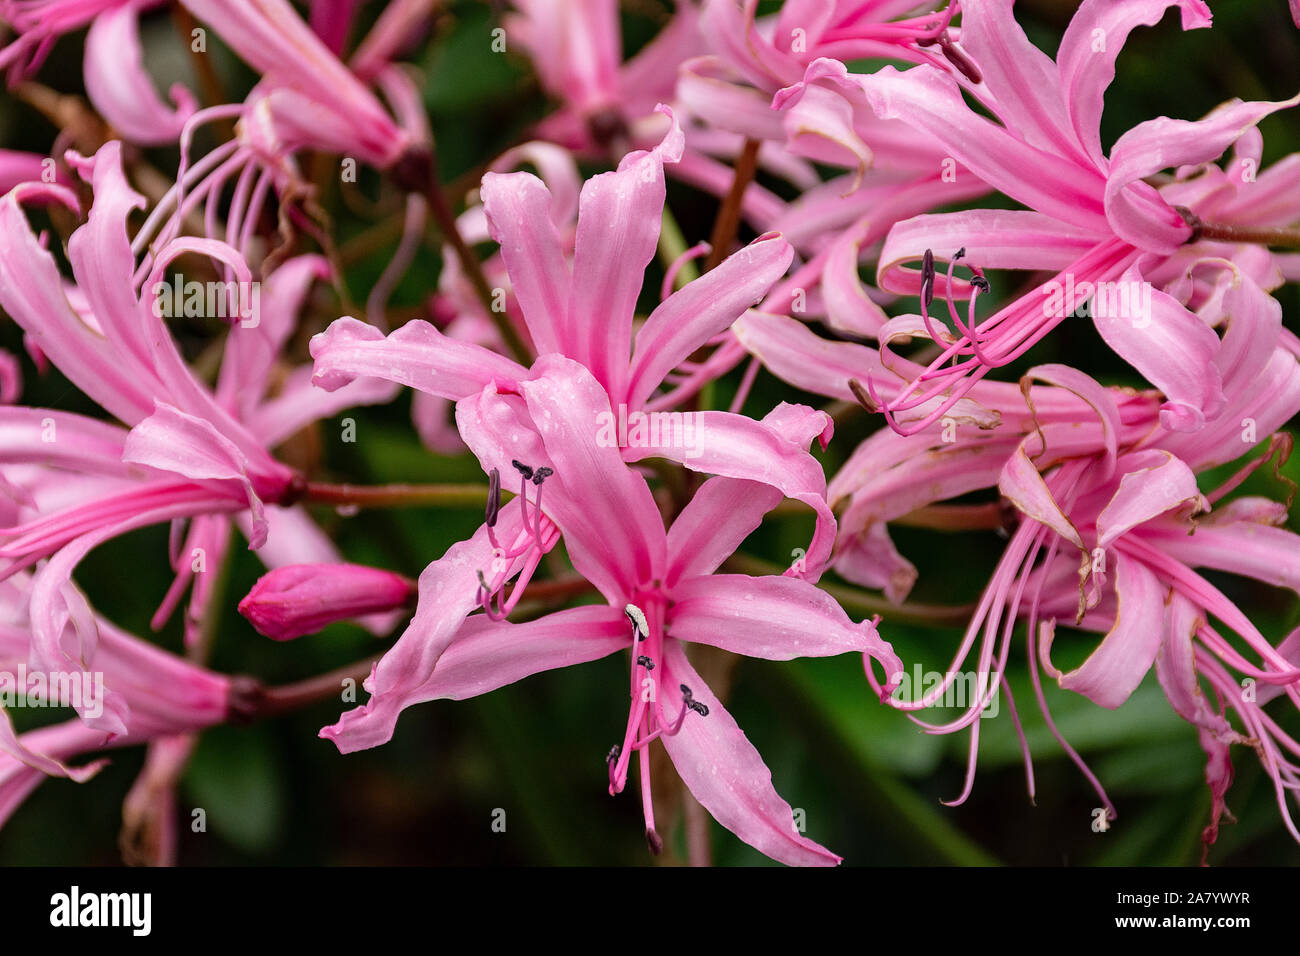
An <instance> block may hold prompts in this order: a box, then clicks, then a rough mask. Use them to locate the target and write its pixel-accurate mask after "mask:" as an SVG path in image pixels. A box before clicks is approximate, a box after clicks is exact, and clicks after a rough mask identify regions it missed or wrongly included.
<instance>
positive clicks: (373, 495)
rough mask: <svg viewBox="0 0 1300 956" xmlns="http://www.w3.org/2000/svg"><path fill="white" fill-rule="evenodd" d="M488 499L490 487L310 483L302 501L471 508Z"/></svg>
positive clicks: (373, 506) (399, 506)
mask: <svg viewBox="0 0 1300 956" xmlns="http://www.w3.org/2000/svg"><path fill="white" fill-rule="evenodd" d="M487 495H488V490H487V485H475V484H460V485H453V484H439V485H407V484H393V485H349V484H341V485H336V484H330V483H328V482H323V481H309V482H307V489H306V491H305V492H304V494H303V497H302V499H301V500H303V501H310V502H315V503H316V504H324V505H355V506H356V507H359V508H411V507H421V506H425V507H427V506H439V507H445V508H459V507H466V508H468V507H473V506H475V505H478V506H479V507H482V506H483V505H485V504H487Z"/></svg>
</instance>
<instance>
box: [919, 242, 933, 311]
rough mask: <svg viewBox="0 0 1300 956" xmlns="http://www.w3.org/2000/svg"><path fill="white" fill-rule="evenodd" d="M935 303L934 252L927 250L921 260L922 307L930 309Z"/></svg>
mask: <svg viewBox="0 0 1300 956" xmlns="http://www.w3.org/2000/svg"><path fill="white" fill-rule="evenodd" d="M933 301H934V252H933V251H932V250H930V249H926V250H925V255H924V256H923V257H922V258H921V305H922V306H923V307H924V308H926V309H929V308H930V303H932V302H933Z"/></svg>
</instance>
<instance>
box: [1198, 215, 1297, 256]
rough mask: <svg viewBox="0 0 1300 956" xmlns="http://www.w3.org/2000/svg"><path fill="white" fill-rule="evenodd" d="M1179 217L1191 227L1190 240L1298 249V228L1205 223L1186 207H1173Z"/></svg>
mask: <svg viewBox="0 0 1300 956" xmlns="http://www.w3.org/2000/svg"><path fill="white" fill-rule="evenodd" d="M1175 208H1176V209H1177V210H1178V213H1179V215H1181V216H1182V217H1183V219H1185V220H1186V221H1187V224H1188V225H1189V226H1191V227H1192V240H1191V241H1193V242H1195V241H1196V240H1198V239H1214V240H1217V241H1219V242H1253V243H1258V244H1259V245H1261V246H1280V247H1282V248H1286V249H1300V228H1292V229H1272V228H1267V227H1255V226H1235V225H1232V224H1231V223H1226V222H1206V221H1205V220H1204V219H1202V218H1201V217H1200V216H1198V215H1196V213H1194V212H1192V211H1191V210H1190V209H1188V208H1187V207H1186V206H1177V207H1175Z"/></svg>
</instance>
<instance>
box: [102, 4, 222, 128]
mask: <svg viewBox="0 0 1300 956" xmlns="http://www.w3.org/2000/svg"><path fill="white" fill-rule="evenodd" d="M139 11H140V4H134V3H128V4H126V5H124V6H122V7H119V8H118V9H115V10H106V11H105V12H103V13H101V14H99V16H97V17H95V19H94V21H92V23H91V25H90V31H89V32H88V33H87V34H86V55H85V73H86V96H87V97H89V99H90V102H91V103H92V104H93V105H94V107H95V109H97V110H98V111H99V114H100V115H101V116H103V117H104V119H106V120H107V121H108V123H109V125H111V126H112V127H113V128H114V129H115V130H116V131H117V132H119V133H121V134H122V135H123V136H124V137H125V138H126V139H129V140H131V141H132V142H135V143H140V144H141V145H144V146H158V145H161V144H164V143H173V142H175V141H176V140H177V139H179V138H180V134H181V128H182V127H183V126H184V125H185V122H186V120H188V119H189V118H190V117H191V116H192V115H194V111H195V110H196V109H197V108H198V103H197V102H196V101H195V99H194V96H193V95H192V94H191V93H190V92H189V90H187V89H185V87H184V86H182V85H180V84H179V83H177V84H175V85H173V86H172V88H171V98H172V101H173V102H174V103H175V104H176V106H175V108H174V109H173V108H171V107H169V106H167V105H166V104H165V103H163V102H162V100H161V99H159V98H158V94H157V92H155V90H154V86H153V81H152V80H150V78H149V74H148V73H147V72H146V71H145V68H144V50H143V48H142V47H141V44H140V29H139V22H138V18H139Z"/></svg>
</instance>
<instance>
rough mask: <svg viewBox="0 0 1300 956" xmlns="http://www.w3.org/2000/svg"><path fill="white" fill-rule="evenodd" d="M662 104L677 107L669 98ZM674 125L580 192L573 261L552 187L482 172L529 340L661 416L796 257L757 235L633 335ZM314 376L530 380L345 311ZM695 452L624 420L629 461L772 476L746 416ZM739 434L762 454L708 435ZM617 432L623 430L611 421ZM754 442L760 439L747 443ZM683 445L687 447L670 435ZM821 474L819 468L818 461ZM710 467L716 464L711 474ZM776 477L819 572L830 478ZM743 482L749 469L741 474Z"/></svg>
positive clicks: (626, 409)
mask: <svg viewBox="0 0 1300 956" xmlns="http://www.w3.org/2000/svg"><path fill="white" fill-rule="evenodd" d="M663 109H664V110H665V112H668V113H669V115H670V116H671V112H670V111H668V110H667V107H663ZM682 141H683V137H682V133H681V130H680V129H679V128H678V127H677V126H676V124H675V123H674V124H673V126H672V129H671V130H670V132H669V133H668V135H667V136H665V138H664V139H663V141H662V142H661V143H660V144H659V145H658V146H657V147H655V148H654V149H653V150H650V151H648V152H634V153H631V154H629V155H628V156H627V157H625V158H624V160H623V162H622V163H620V164H619V167H618V169H617V170H616V171H613V172H609V173H604V174H601V175H599V176H596V177H595V178H593V179H591V180H589V181H588V182H587V184H586V185H585V186H584V187H583V190H582V196H581V200H580V212H579V216H578V224H577V229H576V237H575V240H574V246H575V252H574V257H573V265H572V269H570V266H569V264H568V263H567V262H566V260H565V257H564V252H563V246H562V244H561V242H560V239H559V237H558V235H557V231H556V228H555V224H554V220H553V218H552V208H551V196H550V193H549V191H548V190H547V188H546V186H545V185H544V184H543V183H542V182H541V181H540V180H538V179H537V178H536V177H535V176H532V175H530V174H527V173H514V174H505V175H502V174H493V173H489V174H488V175H487V176H485V177H484V181H483V187H482V193H483V197H484V207H483V208H484V212H485V214H486V217H487V221H488V223H489V226H490V229H491V230H492V235H493V238H495V239H496V241H497V242H498V243H499V245H500V247H501V256H502V258H503V260H504V262H505V265H506V268H507V270H508V273H509V276H510V278H511V280H512V284H513V290H514V293H515V297H516V299H517V301H518V303H519V305H520V308H521V312H522V316H521V317H522V320H523V322H524V325H525V329H526V331H527V334H528V337H529V339H530V341H531V343H532V345H533V347H534V348H535V349H536V351H537V353H538V354H539V355H541V356H543V357H544V356H546V355H551V354H559V355H564V356H567V357H569V358H572V359H574V360H575V361H577V362H579V363H581V364H582V365H584V366H585V367H587V368H588V369H589V370H590V371H591V373H592V375H593V376H594V377H595V378H596V380H597V381H599V382H600V383H601V385H602V386H603V387H604V388H605V391H606V395H607V400H608V402H609V406H610V408H611V410H612V413H613V414H614V415H616V416H625V418H626V419H628V420H630V418H631V416H632V415H633V414H634V413H635V414H638V415H645V414H646V413H647V412H659V411H662V410H664V409H667V408H672V407H673V406H674V404H675V403H677V402H680V401H681V400H682V399H683V398H685V397H687V396H688V395H690V394H693V393H694V391H693V390H697V389H698V388H699V387H702V385H703V382H701V381H698V379H697V380H696V381H695V382H693V383H692V388H693V390H692V391H687V390H686V389H685V387H682V388H677V389H674V390H671V391H669V392H668V393H666V394H662V395H656V391H657V390H658V389H659V387H660V385H661V384H662V383H663V382H664V381H665V380H666V379H667V378H668V377H669V376H670V373H672V372H673V370H674V369H675V368H676V367H678V366H679V365H681V364H682V363H683V362H685V361H686V360H687V359H688V358H689V357H690V356H691V355H692V354H693V353H694V352H695V351H696V350H697V349H699V348H700V347H701V346H703V345H706V344H708V343H710V342H711V341H714V340H715V339H717V337H719V336H721V335H722V334H723V333H725V332H726V331H727V329H728V328H729V327H730V325H731V324H732V323H733V322H734V321H735V320H736V319H737V318H738V317H739V316H740V315H741V314H742V313H743V312H744V311H745V309H746V308H748V307H749V306H751V305H753V304H754V303H755V302H757V301H758V300H760V299H761V298H762V297H763V295H764V294H765V293H766V292H767V290H768V289H769V288H770V287H771V285H772V283H773V282H774V281H775V280H776V279H777V278H778V277H779V276H780V275H781V274H782V273H784V272H785V269H786V267H787V266H788V265H789V262H790V258H791V250H790V247H789V244H788V243H786V242H785V241H784V240H783V239H782V238H781V237H780V236H776V235H766V236H761V237H759V239H757V240H755V241H754V242H753V243H751V244H750V245H749V246H747V247H746V248H744V249H742V250H740V251H739V252H737V253H735V254H734V255H732V256H730V257H729V258H728V259H726V260H725V261H724V262H723V263H721V264H720V265H719V266H718V267H717V268H716V269H714V270H712V271H711V272H709V273H707V274H706V275H704V276H703V277H701V278H700V279H698V280H697V281H695V282H692V283H690V284H688V285H686V286H685V287H684V288H682V289H680V290H678V291H677V292H675V293H673V294H672V295H670V296H668V297H667V298H665V299H664V301H663V302H662V304H661V305H660V306H659V307H658V308H657V309H655V311H654V312H653V313H652V314H651V316H650V317H649V318H648V319H646V321H645V323H644V324H643V325H642V326H641V328H640V329H639V330H638V331H637V332H636V335H635V337H633V331H632V329H633V316H634V312H635V309H636V300H637V296H638V294H639V292H640V288H641V284H642V282H643V279H644V270H645V266H646V265H647V264H648V263H649V262H650V260H651V258H652V257H653V256H654V253H655V247H656V243H657V240H658V235H659V224H660V221H661V213H662V209H663V202H664V188H665V187H664V169H663V167H664V163H665V162H673V161H675V159H676V158H677V157H679V156H680V155H681V150H682V148H683V142H682ZM311 349H312V355H313V357H314V358H315V360H316V374H315V381H316V384H318V385H320V386H321V387H323V388H326V389H334V388H338V387H340V386H342V385H344V384H346V383H348V382H351V381H352V380H353V379H354V378H355V377H357V376H359V375H363V376H373V377H376V378H384V379H388V380H390V381H396V382H399V383H401V384H404V385H409V386H411V387H413V388H416V389H419V390H421V391H424V392H428V393H430V394H433V395H436V396H439V397H441V398H444V399H447V400H449V401H453V402H459V401H461V400H463V399H466V398H468V397H471V396H473V395H477V394H478V393H479V392H481V391H482V389H483V388H484V387H485V386H486V385H488V384H490V383H493V382H503V381H516V380H519V379H522V378H525V377H527V374H528V373H527V371H526V370H525V369H524V368H523V367H522V366H520V365H519V364H518V363H516V362H514V361H512V360H510V359H507V358H504V357H503V356H501V355H499V354H496V353H495V352H492V351H490V350H488V349H486V348H483V347H481V346H478V345H474V344H470V343H466V342H458V341H456V340H453V339H450V338H449V337H448V336H445V335H443V334H441V333H440V332H438V330H437V329H436V328H434V326H432V325H430V324H429V323H427V322H422V321H416V322H410V323H408V324H407V325H406V326H404V327H403V328H401V329H399V330H398V331H396V332H394V333H392V334H391V335H389V336H387V337H385V336H384V335H383V333H382V332H380V331H379V330H378V329H375V328H374V327H372V326H368V325H366V324H365V323H362V322H358V321H357V320H355V319H352V318H343V319H339V320H338V321H337V322H335V323H334V324H333V325H331V326H330V327H329V329H327V330H326V331H325V332H324V333H322V334H321V335H319V336H317V337H316V338H315V339H313V341H312V345H311ZM690 421H691V422H692V423H698V428H699V429H701V430H700V431H699V432H698V434H699V436H700V441H699V445H700V448H699V449H695V448H683V447H669V446H670V445H671V444H673V443H672V442H669V443H659V444H656V443H655V442H653V441H648V440H640V439H637V440H636V441H635V442H629V441H628V439H629V438H633V437H635V436H633V435H631V433H630V432H628V430H627V429H626V428H624V429H622V431H623V432H624V433H625V434H623V435H622V437H621V438H619V441H620V443H621V444H622V445H623V446H624V448H625V457H626V459H627V460H628V461H636V460H638V459H639V458H641V457H646V456H647V455H653V454H664V455H666V456H667V457H670V458H672V459H673V460H676V461H679V462H680V463H682V464H684V465H686V467H688V468H693V469H696V470H701V471H710V470H713V469H718V468H723V469H735V468H739V469H745V470H746V472H745V475H744V476H752V477H755V478H757V479H758V480H769V479H766V478H764V477H763V473H765V472H768V473H770V470H769V468H768V463H767V462H766V461H764V460H763V456H762V453H761V452H760V451H759V450H758V449H759V448H760V447H761V445H762V443H763V442H765V441H767V440H768V439H767V437H766V436H765V435H764V430H763V429H762V428H761V426H758V425H755V423H753V422H752V421H751V420H749V419H746V418H744V417H742V416H739V415H731V414H727V413H722V412H701V413H695V414H694V416H693V418H692V419H690ZM714 429H716V434H717V436H718V441H719V442H720V443H722V444H726V442H727V441H728V440H729V439H726V438H724V436H728V435H734V437H735V439H736V440H738V441H740V442H741V443H742V446H747V449H748V450H751V451H754V452H755V454H756V455H757V458H756V459H755V460H754V461H751V462H742V461H738V460H733V459H731V458H728V457H726V456H724V455H722V454H721V453H715V450H714V449H715V447H721V445H719V446H714V445H713V439H712V438H711V437H709V436H711V435H712V434H713V433H714V431H713V430H714ZM616 430H617V429H616ZM751 442H752V443H753V444H751ZM676 444H677V445H678V446H680V445H681V442H677V443H676ZM817 470H818V471H820V469H817ZM714 473H719V472H717V471H714ZM798 474H799V477H797V478H795V477H794V475H795V473H793V472H792V473H791V474H789V475H785V476H775V475H772V476H771V478H770V480H771V482H772V483H774V484H775V485H776V486H778V487H781V488H782V489H783V490H784V491H785V492H786V493H787V494H788V495H789V496H790V497H793V498H796V499H798V500H801V501H804V502H806V503H807V504H809V506H810V507H812V508H813V509H814V511H816V512H817V515H818V524H817V531H816V533H815V535H814V539H813V542H812V544H811V545H810V547H809V553H808V555H807V560H806V562H805V564H804V565H802V566H801V568H800V571H799V573H805V574H812V575H814V577H815V575H816V574H817V573H819V572H820V569H821V567H822V565H823V564H824V563H825V561H826V560H827V559H828V558H829V555H830V548H831V542H832V541H833V539H834V519H833V517H832V516H831V514H830V512H829V509H827V508H826V506H825V502H824V500H823V499H822V497H821V495H822V492H824V490H825V488H824V484H823V481H824V478H823V479H819V478H818V477H817V475H816V474H815V473H814V472H813V471H812V470H806V471H800V472H798ZM737 476H738V477H740V476H741V475H739V474H738V475H737Z"/></svg>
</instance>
